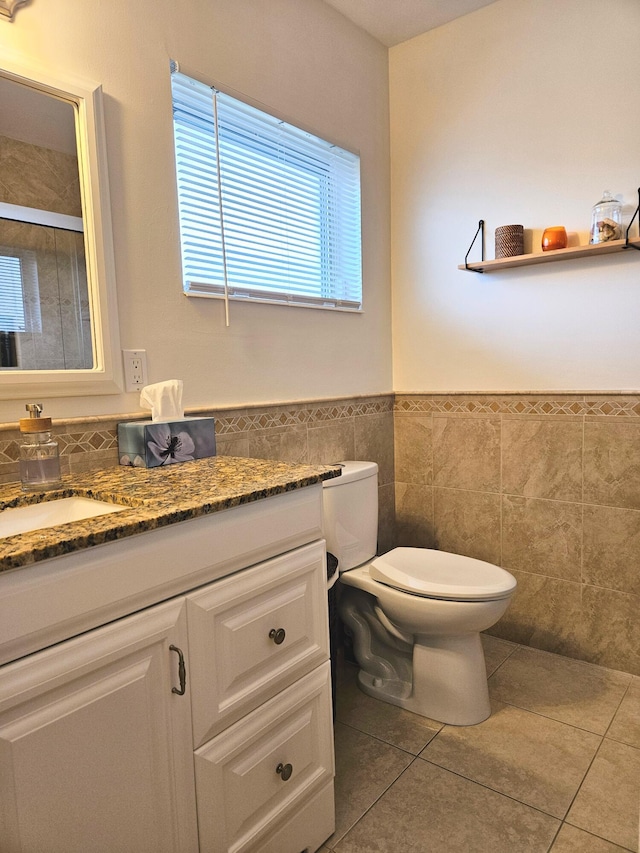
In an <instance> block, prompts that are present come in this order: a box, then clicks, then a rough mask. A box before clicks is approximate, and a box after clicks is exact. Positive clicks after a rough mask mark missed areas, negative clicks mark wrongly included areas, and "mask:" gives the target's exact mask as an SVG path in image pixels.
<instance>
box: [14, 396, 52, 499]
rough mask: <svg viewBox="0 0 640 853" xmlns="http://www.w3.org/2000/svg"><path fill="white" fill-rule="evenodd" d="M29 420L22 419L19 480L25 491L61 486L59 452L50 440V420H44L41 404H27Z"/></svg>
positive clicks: (39, 490) (37, 490) (38, 490)
mask: <svg viewBox="0 0 640 853" xmlns="http://www.w3.org/2000/svg"><path fill="white" fill-rule="evenodd" d="M26 409H27V411H28V412H29V417H28V418H21V419H20V433H21V434H22V441H21V443H20V481H21V483H22V489H23V491H25V492H41V491H46V490H47V489H55V488H56V487H57V486H59V485H60V451H59V448H58V442H57V441H54V440H53V439H52V438H51V418H41V417H40V415H41V414H42V403H27V405H26Z"/></svg>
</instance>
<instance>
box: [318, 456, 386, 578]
mask: <svg viewBox="0 0 640 853" xmlns="http://www.w3.org/2000/svg"><path fill="white" fill-rule="evenodd" d="M340 464H341V467H342V476H340V477H334V478H333V479H332V480H325V481H324V483H323V484H322V485H323V490H322V516H323V520H322V524H323V528H324V538H325V539H326V540H327V551H329V552H330V553H331V554H333V555H334V556H335V557H337V558H338V571H339V572H346V571H347V570H348V569H353V568H355V567H356V566H361V565H362V564H363V563H366V562H367V561H368V560H372V559H373V557H375V554H376V549H377V544H378V466H377V465H376V463H375V462H342V463H340Z"/></svg>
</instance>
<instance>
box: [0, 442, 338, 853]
mask: <svg viewBox="0 0 640 853" xmlns="http://www.w3.org/2000/svg"><path fill="white" fill-rule="evenodd" d="M337 473H338V471H337V470H336V469H330V468H324V469H320V468H315V469H312V468H310V467H308V466H288V465H283V464H282V463H269V462H264V461H260V460H238V459H233V460H229V459H225V458H224V457H220V458H218V459H211V460H201V461H197V462H192V463H186V464H185V465H181V466H173V469H172V470H163V471H158V470H157V469H154V471H137V470H136V471H132V470H128V469H120V470H118V471H113V472H102V473H101V474H100V475H99V476H98V477H97V478H96V477H95V476H94V477H91V478H90V479H89V478H85V480H86V482H85V484H84V485H83V483H82V480H80V481H76V480H74V485H73V491H75V492H76V493H80V492H82V491H83V489H84V492H85V493H86V492H87V491H91V493H92V495H96V494H98V493H99V496H100V497H101V498H102V499H105V498H107V499H109V498H110V499H111V500H115V499H119V500H120V502H121V503H122V502H123V501H128V506H125V508H124V509H123V510H121V511H120V512H117V513H114V514H113V515H112V516H111V517H109V516H101V517H100V518H97V519H90V520H88V521H85V522H76V523H73V524H66V525H60V526H57V527H54V528H50V529H49V530H40V531H35V532H34V533H33V534H30V535H24V536H22V537H9V538H7V539H4V540H0V568H3V569H4V570H3V571H0V663H1V664H2V666H1V667H0V790H1V791H2V797H1V798H0V849H1V850H2V851H6V853H13V852H14V851H38V853H58V851H59V853H63V851H64V853H74V851H77V853H87V851H89V850H90V851H92V853H97V851H104V853H113V851H116V850H122V851H132V853H134V851H135V853H141V852H142V851H149V853H160V851H167V853H168V851H172V852H173V851H181V853H182V851H184V853H186V851H197V850H200V851H206V852H207V853H209V851H212V853H213V851H215V853H217V851H237V852H238V853H240V852H241V851H247V853H248V851H252V853H253V851H265V853H266V851H272V852H273V853H276V851H277V853H300V851H309V853H311V851H314V850H316V849H317V848H318V847H319V846H320V845H321V844H322V842H323V841H324V840H325V839H326V838H327V837H328V836H329V835H330V834H331V833H332V832H333V829H334V804H333V774H334V764H333V739H332V737H333V736H332V709H331V683H330V664H329V639H328V623H327V596H326V568H325V547H324V541H323V539H322V528H321V523H322V513H321V506H322V485H321V483H322V479H324V478H326V477H331V476H335V475H336V474H337ZM110 478H112V479H110ZM113 478H115V479H113ZM89 483H90V485H89ZM234 484H235V485H234ZM3 491H4V492H6V489H5V490H3ZM4 497H5V498H7V495H6V494H5V495H4ZM1 498H2V495H0V500H1ZM16 500H19V498H18V497H17V496H16ZM10 504H11V501H9V504H7V502H6V500H5V503H4V504H3V505H4V506H6V505H10ZM12 539H13V540H16V541H15V542H14V543H12V542H11V540H12ZM18 540H19V541H18ZM29 541H30V543H31V547H30V548H28V547H27V545H28V543H29ZM49 554H50V555H51V556H48V555H49ZM21 563H22V565H20V564H21Z"/></svg>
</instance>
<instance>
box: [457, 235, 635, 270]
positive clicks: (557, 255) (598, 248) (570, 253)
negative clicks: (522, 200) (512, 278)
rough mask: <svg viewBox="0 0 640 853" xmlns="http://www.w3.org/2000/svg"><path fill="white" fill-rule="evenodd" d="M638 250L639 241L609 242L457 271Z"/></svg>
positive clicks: (462, 266) (472, 265) (483, 263)
mask: <svg viewBox="0 0 640 853" xmlns="http://www.w3.org/2000/svg"><path fill="white" fill-rule="evenodd" d="M630 247H633V248H635V249H640V239H637V240H629V245H628V246H627V244H626V241H625V240H611V241H610V242H609V243H593V244H589V245H587V246H570V247H569V248H567V249H553V250H551V251H549V252H536V253H534V254H531V255H514V256H513V257H511V258H496V259H495V260H492V261H476V262H473V263H469V264H468V266H465V264H460V265H459V266H458V269H459V270H468V271H469V272H499V271H500V270H505V269H509V268H511V267H526V266H529V265H531V264H548V263H552V262H554V261H571V260H574V259H576V258H588V257H591V256H592V255H609V254H612V253H613V252H623V251H625V248H630Z"/></svg>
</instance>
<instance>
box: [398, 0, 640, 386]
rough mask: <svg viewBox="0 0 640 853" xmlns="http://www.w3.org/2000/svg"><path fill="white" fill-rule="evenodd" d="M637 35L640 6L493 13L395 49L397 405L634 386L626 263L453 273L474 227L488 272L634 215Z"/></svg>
mask: <svg viewBox="0 0 640 853" xmlns="http://www.w3.org/2000/svg"><path fill="white" fill-rule="evenodd" d="M639 32H640V4H639V3H638V2H636V0H608V2H606V3H603V2H601V0H562V2H558V0H498V2H495V3H492V4H491V5H489V6H485V7H484V8H482V9H480V10H479V11H477V12H475V13H473V14H470V15H467V16H465V17H463V18H460V19H458V20H456V21H453V22H452V23H450V24H448V25H446V26H443V27H440V28H439V29H437V30H433V31H432V32H429V33H426V34H424V35H422V36H420V37H418V38H415V39H413V40H411V41H408V42H406V43H404V44H401V45H398V46H397V47H394V48H392V49H391V51H390V93H391V152H392V179H391V183H392V223H393V226H392V256H393V272H392V281H393V346H394V390H395V391H396V393H398V392H400V393H411V392H414V391H417V392H426V391H429V392H444V393H450V392H454V391H483V392H485V391H519V392H522V391H531V390H540V391H543V390H544V391H546V390H561V391H572V390H580V391H582V390H638V389H639V388H640V374H639V372H638V364H639V363H640V336H639V335H638V333H637V318H638V316H640V287H638V279H639V276H640V253H639V252H637V251H633V250H631V251H629V252H627V253H626V254H621V255H615V256H610V257H603V258H597V259H595V260H592V261H572V262H565V263H558V264H548V265H544V266H539V267H525V268H521V269H517V270H506V271H503V272H501V273H496V274H491V275H487V274H485V275H478V274H473V273H469V272H464V271H459V270H458V269H457V266H458V264H461V263H463V262H464V256H465V253H466V251H467V249H468V247H469V244H470V243H471V240H472V237H473V235H474V233H475V230H476V228H477V225H478V221H479V220H480V219H481V218H482V219H484V220H485V221H486V228H487V257H493V256H494V230H495V228H496V226H499V225H507V224H512V223H520V224H522V225H524V227H525V229H526V237H527V240H526V243H527V244H528V246H529V247H530V246H531V245H534V246H535V247H539V245H540V235H541V231H542V229H544V228H545V227H547V226H551V225H559V224H562V225H564V226H565V227H566V228H567V230H568V231H569V232H573V239H578V238H579V239H580V240H581V241H582V242H587V241H588V237H587V234H588V229H589V225H590V217H591V207H592V205H593V204H594V203H595V202H596V201H597V200H598V199H599V198H600V195H601V193H602V191H603V190H604V189H610V190H611V191H612V192H613V193H616V194H617V193H622V194H623V195H624V201H625V205H626V209H627V214H629V213H631V211H632V210H633V209H634V208H635V207H636V205H637V204H638V186H639V184H640V174H639V170H638V166H639V163H638V139H640V99H639V98H638V93H637V81H638V79H640V51H639V50H638V42H637V37H638V33H639ZM634 230H635V229H634ZM635 233H636V234H637V230H635ZM479 257H480V252H479V249H477V248H476V249H474V252H473V253H472V255H471V258H472V259H475V258H479Z"/></svg>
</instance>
